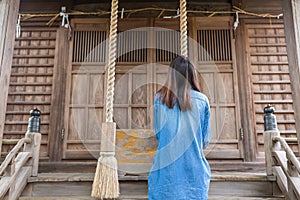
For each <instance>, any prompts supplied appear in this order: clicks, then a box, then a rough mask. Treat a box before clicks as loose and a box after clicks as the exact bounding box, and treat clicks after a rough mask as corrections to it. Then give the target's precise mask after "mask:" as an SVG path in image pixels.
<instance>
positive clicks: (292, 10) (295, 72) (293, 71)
mask: <svg viewBox="0 0 300 200" xmlns="http://www.w3.org/2000/svg"><path fill="white" fill-rule="evenodd" d="M282 6H283V13H284V27H285V36H286V43H287V52H288V61H289V71H290V79H291V87H292V96H293V101H294V107H293V108H294V111H295V114H294V115H295V121H296V131H297V138H298V149H299V152H300V106H299V102H300V87H299V84H300V33H299V30H300V17H299V16H300V11H299V10H300V5H299V2H298V1H294V0H287V1H283V2H282Z"/></svg>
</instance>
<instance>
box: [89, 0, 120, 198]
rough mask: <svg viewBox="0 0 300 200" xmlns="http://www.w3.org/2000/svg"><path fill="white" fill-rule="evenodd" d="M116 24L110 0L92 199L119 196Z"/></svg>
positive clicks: (115, 3)
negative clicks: (115, 117) (115, 113)
mask: <svg viewBox="0 0 300 200" xmlns="http://www.w3.org/2000/svg"><path fill="white" fill-rule="evenodd" d="M117 23H118V0H112V5H111V19H110V34H109V49H108V65H107V70H106V74H107V82H106V99H105V100H106V102H105V106H106V107H105V122H103V123H102V133H101V148H100V157H99V159H98V163H97V168H96V173H95V177H94V182H93V187H92V194H91V196H92V197H95V198H99V199H115V198H118V196H119V193H120V192H119V181H118V170H117V167H118V163H117V159H116V158H115V140H116V124H115V123H114V122H113V101H114V86H115V65H116V50H117Z"/></svg>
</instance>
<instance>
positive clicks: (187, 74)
mask: <svg viewBox="0 0 300 200" xmlns="http://www.w3.org/2000/svg"><path fill="white" fill-rule="evenodd" d="M191 89H193V90H196V91H198V92H200V86H199V80H198V76H197V72H196V69H195V67H194V65H193V64H192V63H191V62H190V61H189V59H188V58H186V57H184V56H177V57H176V58H175V59H173V60H172V62H171V64H170V68H169V72H168V77H167V81H166V83H165V85H164V86H163V87H162V88H161V89H160V90H159V91H158V93H159V94H160V95H159V96H160V101H161V102H162V103H165V104H166V105H167V106H168V107H169V108H173V107H174V105H175V104H176V103H178V106H179V109H180V110H181V111H187V110H191V109H192V101H191V96H190V90H191Z"/></svg>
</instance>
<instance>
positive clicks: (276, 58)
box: [243, 20, 298, 157]
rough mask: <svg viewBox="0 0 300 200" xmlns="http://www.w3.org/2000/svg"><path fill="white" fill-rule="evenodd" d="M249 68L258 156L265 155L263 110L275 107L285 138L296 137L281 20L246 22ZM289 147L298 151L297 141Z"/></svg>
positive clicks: (280, 128) (247, 63)
mask: <svg viewBox="0 0 300 200" xmlns="http://www.w3.org/2000/svg"><path fill="white" fill-rule="evenodd" d="M243 25H244V27H243V28H244V31H245V42H246V43H245V46H246V49H245V53H246V55H245V56H246V63H245V64H246V66H243V67H247V69H248V75H249V79H248V81H249V84H250V88H249V91H250V93H251V94H250V96H249V99H250V101H251V102H252V105H253V113H252V117H251V118H252V119H253V124H254V133H255V138H256V148H257V156H258V157H262V156H263V154H264V153H263V152H264V147H263V144H264V141H263V135H262V133H263V130H264V120H263V116H264V113H263V108H264V107H265V106H266V105H267V104H271V105H272V106H274V107H275V110H276V111H275V115H276V117H277V123H278V129H279V130H280V132H281V135H282V136H283V137H285V138H296V137H297V135H296V127H295V119H294V110H293V97H292V91H291V82H290V74H289V69H288V60H287V50H286V49H287V48H286V41H285V33H284V25H283V22H282V21H280V20H274V21H269V20H245V21H244V22H243ZM290 146H291V147H292V149H293V150H294V151H295V152H298V148H297V146H298V145H297V142H291V143H290Z"/></svg>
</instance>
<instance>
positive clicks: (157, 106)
mask: <svg viewBox="0 0 300 200" xmlns="http://www.w3.org/2000/svg"><path fill="white" fill-rule="evenodd" d="M153 113H154V134H155V136H156V138H157V139H158V138H159V132H160V131H161V129H162V128H163V126H164V125H165V123H166V113H165V107H164V105H162V104H161V102H160V99H159V96H158V94H157V95H155V98H154V111H153Z"/></svg>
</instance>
